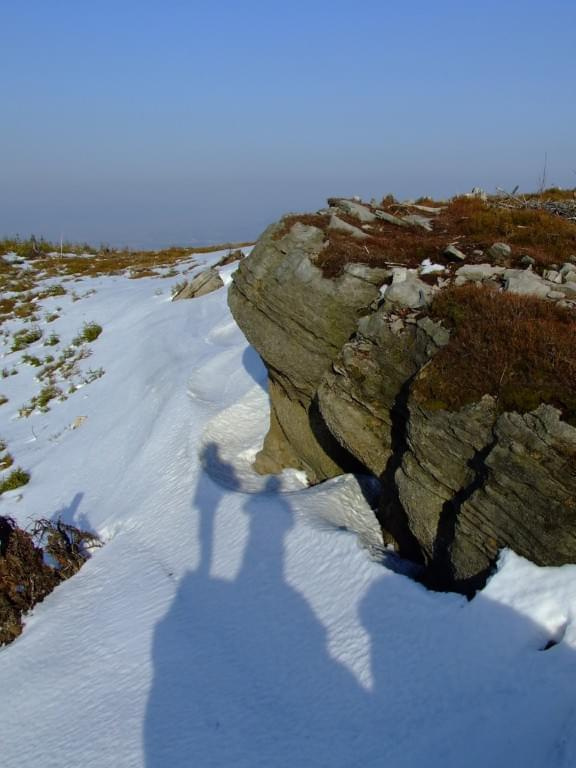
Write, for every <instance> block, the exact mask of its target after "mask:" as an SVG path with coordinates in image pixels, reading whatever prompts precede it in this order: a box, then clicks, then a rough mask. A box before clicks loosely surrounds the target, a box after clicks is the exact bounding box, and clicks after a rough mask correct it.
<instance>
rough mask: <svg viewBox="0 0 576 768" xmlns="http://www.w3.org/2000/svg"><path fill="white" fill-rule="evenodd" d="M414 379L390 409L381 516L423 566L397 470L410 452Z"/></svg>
mask: <svg viewBox="0 0 576 768" xmlns="http://www.w3.org/2000/svg"><path fill="white" fill-rule="evenodd" d="M413 380H414V376H411V377H410V378H409V379H407V380H406V381H405V382H404V384H403V385H402V387H401V388H400V390H399V392H398V394H397V395H396V397H395V399H394V403H393V405H392V408H391V409H390V422H391V430H390V447H391V453H390V458H389V459H388V461H387V462H386V467H385V469H384V472H383V473H382V474H381V475H380V483H381V487H382V497H381V501H380V509H379V515H378V517H379V522H380V525H381V526H382V529H383V532H384V536H386V533H389V534H390V535H391V536H392V537H393V539H394V542H395V544H396V545H397V548H398V554H399V555H400V556H401V557H405V558H407V559H408V560H412V561H413V562H415V563H417V564H419V565H422V564H423V563H424V557H423V554H422V549H421V547H420V544H419V543H418V540H417V539H416V537H415V536H414V534H413V533H412V531H411V530H410V525H409V522H408V515H407V513H406V510H405V509H404V505H403V504H402V502H401V501H400V495H399V492H398V486H397V485H396V478H395V475H396V470H398V469H399V468H400V466H401V464H402V459H403V458H404V454H405V453H406V452H407V451H408V435H407V433H408V414H409V411H408V398H409V396H410V387H411V385H412V381H413Z"/></svg>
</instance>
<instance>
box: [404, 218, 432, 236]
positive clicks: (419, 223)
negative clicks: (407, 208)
mask: <svg viewBox="0 0 576 768" xmlns="http://www.w3.org/2000/svg"><path fill="white" fill-rule="evenodd" d="M402 221H405V222H406V223H407V224H410V226H411V227H420V228H421V229H425V230H426V231H427V232H432V219H427V218H426V216H418V214H416V213H410V214H408V216H402Z"/></svg>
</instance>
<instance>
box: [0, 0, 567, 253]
mask: <svg viewBox="0 0 576 768" xmlns="http://www.w3.org/2000/svg"><path fill="white" fill-rule="evenodd" d="M0 30H1V45H0V97H1V104H2V110H1V113H0V121H1V122H0V125H1V126H2V127H1V133H0V137H1V141H0V235H2V234H4V235H13V234H16V233H19V234H21V235H28V234H30V233H32V232H34V233H36V234H37V235H44V236H46V237H49V238H58V237H59V236H60V233H61V232H62V233H63V235H64V237H65V238H68V239H71V240H88V241H90V242H95V243H99V242H108V243H110V244H117V245H123V244H129V245H139V246H150V247H155V246H159V245H167V244H171V243H194V242H198V241H200V242H208V241H212V242H213V241H219V240H229V239H244V238H252V237H255V236H256V235H258V233H259V232H260V231H261V230H262V229H263V228H264V227H265V226H266V225H267V224H268V223H270V222H271V221H273V220H275V219H276V218H277V217H278V216H280V215H281V214H282V213H284V212H286V211H292V210H309V209H310V210H312V209H315V208H319V207H321V206H322V205H323V202H324V199H325V198H326V197H327V196H329V195H340V194H341V195H355V194H357V195H361V196H363V197H365V198H370V197H372V196H374V197H381V196H382V195H384V194H386V193H388V192H392V193H393V194H395V195H396V196H398V197H410V196H418V195H423V194H432V195H436V196H447V195H452V194H456V193H458V192H464V191H468V190H469V189H470V188H471V187H472V186H483V187H485V188H486V189H487V190H488V191H494V189H495V187H496V186H502V187H505V188H513V187H514V186H516V185H517V184H519V185H520V187H521V189H525V190H530V189H534V188H536V187H537V186H538V184H539V181H540V177H541V175H542V171H543V166H544V157H545V156H546V157H547V168H546V170H547V181H548V183H549V184H557V185H560V186H569V187H573V186H575V185H576V87H575V74H576V46H575V44H574V30H576V3H575V2H574V1H573V0H569V1H568V0H566V1H565V2H558V1H554V0H551V2H547V3H543V2H541V0H540V2H532V1H531V0H524V1H523V2H519V1H516V2H506V0H500V2H493V0H484V2H482V3H474V4H472V3H466V2H462V0H460V2H453V1H452V0H450V1H447V0H437V1H436V2H422V1H421V0H412V2H411V3H399V2H386V1H385V0H380V2H376V1H375V0H364V2H362V3H358V4H356V5H353V4H352V3H350V2H349V1H348V2H341V1H340V0H330V1H329V2H328V0H326V1H325V0H319V1H317V2H315V1H314V0H308V2H302V1H301V0H292V2H290V3H284V2H283V3H277V2H274V1H273V0H269V2H263V1H262V2H255V0H243V1H242V2H240V0H238V1H237V2H233V1H232V0H228V1H226V2H224V1H222V0H212V2H207V1H205V0H189V1H188V2H184V1H183V0H182V1H176V0H164V2H159V1H158V0H116V2H108V0H101V1H100V2H96V0H94V2H87V1H86V0H85V1H84V2H82V1H81V0H75V1H74V2H71V1H70V0H50V2H46V0H33V1H32V2H30V1H29V2H27V1H26V0H19V1H18V2H16V0H4V2H3V3H2V4H0Z"/></svg>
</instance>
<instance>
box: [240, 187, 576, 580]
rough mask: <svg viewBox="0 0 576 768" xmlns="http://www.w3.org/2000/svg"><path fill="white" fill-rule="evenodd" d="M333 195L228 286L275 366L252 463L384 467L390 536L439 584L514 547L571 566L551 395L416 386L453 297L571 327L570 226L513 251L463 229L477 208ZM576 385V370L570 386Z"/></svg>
mask: <svg viewBox="0 0 576 768" xmlns="http://www.w3.org/2000/svg"><path fill="white" fill-rule="evenodd" d="M328 202H329V205H328V208H326V209H323V210H322V211H319V212H318V213H317V214H313V215H306V216H301V217H299V216H289V217H285V218H284V219H282V220H281V221H280V222H278V223H277V224H274V225H272V226H271V227H270V228H268V230H266V232H265V233H264V234H263V235H262V237H261V238H260V240H259V241H258V243H257V245H256V247H255V248H254V250H253V252H252V254H251V256H250V257H249V258H248V259H246V260H245V261H244V262H243V263H242V264H241V265H240V268H239V269H238V271H237V273H236V274H235V276H234V281H233V285H232V286H231V289H230V292H229V303H230V307H231V309H232V312H233V314H234V316H235V318H236V320H237V322H238V324H239V325H240V327H241V328H242V329H243V331H244V333H245V334H246V336H247V338H248V340H249V341H250V343H251V344H252V345H253V346H254V347H255V348H256V349H257V350H258V352H259V353H260V354H261V356H262V358H263V360H264V362H265V364H266V366H267V368H268V372H269V379H270V400H271V421H270V430H269V433H268V435H267V437H266V441H265V443H264V447H263V449H262V451H261V452H260V454H259V456H258V457H257V460H256V468H257V469H258V470H259V471H261V472H264V473H266V472H276V471H279V470H280V469H281V468H283V467H285V466H292V467H297V468H301V469H304V470H305V471H306V472H307V474H308V476H309V478H310V480H311V481H312V482H319V481H321V480H324V479H326V478H329V477H332V476H334V475H336V474H339V473H341V472H343V471H347V470H350V469H353V470H358V469H360V470H361V471H368V472H370V473H373V474H374V475H376V476H377V477H379V478H380V479H381V481H382V482H381V485H382V494H381V499H380V505H379V510H378V516H379V519H380V522H381V525H382V530H383V535H384V539H385V541H386V542H387V543H389V544H390V545H392V546H394V547H395V548H396V549H397V550H398V551H399V552H400V554H402V555H405V556H407V557H409V558H411V559H412V560H414V561H415V562H418V563H419V564H420V565H421V566H422V575H423V578H424V580H426V581H427V582H428V583H430V584H432V585H434V586H436V587H439V588H450V589H458V590H460V591H463V592H471V591H473V590H474V589H475V588H477V587H478V586H481V584H482V583H483V582H484V580H485V578H486V575H487V574H488V573H489V571H490V568H491V566H492V564H493V562H494V560H495V558H496V556H497V553H498V551H499V549H500V548H502V547H504V546H509V547H511V548H512V549H514V550H515V551H516V552H518V553H519V554H521V555H524V556H525V557H527V558H529V559H531V560H533V561H534V562H536V563H539V564H555V565H557V564H561V563H564V562H572V561H575V560H576V428H575V426H574V425H573V424H571V423H568V422H567V421H566V420H565V419H564V416H565V415H566V414H563V413H562V412H561V410H558V409H557V407H555V405H556V406H557V405H558V403H557V402H547V401H546V397H545V396H544V397H543V398H542V402H541V403H538V404H537V407H535V408H533V409H531V410H525V409H519V411H514V410H512V411H503V410H502V405H501V402H500V400H499V397H498V393H494V392H492V393H490V392H486V394H485V395H484V396H480V397H478V398H477V399H476V400H475V401H474V402H465V403H464V404H457V405H456V406H454V405H450V404H447V403H445V402H443V401H442V400H438V399H437V400H430V398H429V397H428V398H427V399H426V398H424V399H423V398H422V397H421V395H419V390H420V389H422V387H421V383H422V382H423V381H425V380H426V377H427V375H428V371H430V370H431V369H430V368H429V366H430V365H434V364H435V363H434V358H436V356H438V358H437V359H440V357H441V355H439V353H440V351H441V350H443V349H444V348H448V345H449V344H450V341H451V335H452V333H453V332H454V331H453V329H451V328H450V327H449V324H448V323H446V322H444V321H443V320H442V318H438V317H435V316H434V312H433V311H431V310H430V307H431V305H434V300H435V297H436V296H437V295H438V294H439V293H440V292H441V291H443V290H445V289H450V290H453V289H458V287H460V286H469V285H472V286H475V287H477V289H478V290H479V291H483V292H490V294H491V295H492V294H493V295H494V296H498V297H500V296H511V297H513V296H517V297H522V299H521V300H522V301H524V300H525V301H526V302H530V301H534V300H536V301H544V302H546V303H547V304H550V305H554V306H555V307H557V308H558V310H554V311H559V312H561V313H568V314H567V318H568V320H567V322H571V320H570V318H571V317H572V315H571V313H572V314H573V313H574V309H575V307H576V256H574V255H573V254H571V253H569V248H570V246H571V241H570V236H571V233H572V230H571V229H565V230H563V235H564V238H565V242H564V245H565V246H566V247H567V248H568V250H567V251H562V250H559V245H558V243H557V242H556V245H555V247H556V251H555V252H553V253H548V252H547V251H546V250H545V249H543V248H542V247H540V246H539V244H538V243H539V241H538V238H535V242H536V245H534V246H532V244H531V243H530V242H529V241H526V242H528V245H526V247H522V248H516V247H515V246H514V245H512V246H511V245H510V244H509V242H507V241H504V240H498V239H494V240H493V241H491V242H489V241H487V240H486V239H484V240H483V241H481V242H478V241H479V240H480V237H479V236H478V232H477V231H474V230H473V229H472V231H473V236H468V237H461V236H459V235H458V234H457V230H456V226H457V225H458V224H459V223H460V219H459V218H458V216H460V217H461V221H462V223H463V225H464V226H465V227H466V226H468V228H469V229H470V226H471V225H470V224H469V222H468V219H469V218H470V217H466V216H461V214H462V210H464V212H465V213H469V212H470V211H472V213H473V214H474V213H475V215H478V216H479V217H480V216H484V215H485V210H484V209H485V208H486V209H488V207H489V206H488V205H487V204H486V203H484V202H482V201H477V200H473V201H471V203H467V202H461V201H456V203H455V204H446V205H438V204H435V203H433V202H432V201H430V203H428V201H425V202H423V203H422V204H420V203H419V204H403V205H401V204H396V203H395V204H394V205H391V204H388V205H381V206H379V205H376V204H374V202H373V203H372V204H370V205H367V204H363V203H361V202H360V201H358V200H342V199H338V198H333V199H330V200H329V201H328ZM458 206H461V208H458ZM467 206H472V207H467ZM478 206H484V207H483V208H479V207H478ZM457 214H458V215H457ZM538 215H540V213H539V214H538ZM522 221H524V219H522ZM562 225H563V226H565V227H566V226H567V227H573V226H574V225H573V224H572V223H568V222H562ZM516 226H518V227H519V228H520V229H521V228H522V227H523V225H516ZM542 226H548V222H547V221H545V222H544V224H543V225H542ZM520 234H521V236H524V234H523V233H520ZM575 235H576V228H574V235H572V237H574V236H575ZM511 239H512V240H513V238H511ZM541 239H542V241H543V242H546V239H545V238H544V237H543V238H541ZM566 243H567V244H568V245H566ZM573 247H574V251H576V237H574V243H573ZM375 252H376V256H375ZM422 256H425V258H422ZM559 256H562V257H563V258H564V260H563V261H561V262H560V261H559V260H558V262H557V261H554V260H553V259H558V257H559ZM362 259H364V261H362ZM335 263H336V265H337V266H336V267H335ZM574 328H575V330H576V325H575V326H574ZM563 370H564V369H563ZM568 370H569V371H571V370H572V369H568ZM505 373H506V371H505V368H504V374H503V376H504V375H505ZM455 374H456V375H457V374H458V371H457V370H456V372H455ZM575 381H576V370H575V371H574V379H573V380H572V383H571V384H570V383H568V385H567V386H568V389H569V390H570V388H572V389H573V388H574V387H575V386H576V385H575V384H574V382H575ZM569 394H570V392H569ZM549 399H554V398H549Z"/></svg>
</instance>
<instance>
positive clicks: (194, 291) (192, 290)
mask: <svg viewBox="0 0 576 768" xmlns="http://www.w3.org/2000/svg"><path fill="white" fill-rule="evenodd" d="M223 285H224V282H223V280H222V278H221V277H220V274H219V272H218V270H217V269H214V268H211V269H207V270H205V271H204V272H200V274H199V275H196V277H195V278H193V279H192V280H191V281H190V282H189V283H186V285H185V286H184V287H183V288H182V289H181V290H179V291H178V293H177V294H176V295H175V296H174V297H173V299H172V301H179V300H180V299H195V298H197V297H198V296H205V295H206V294H207V293H212V292H213V291H217V290H218V289H219V288H222V287H223Z"/></svg>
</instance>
